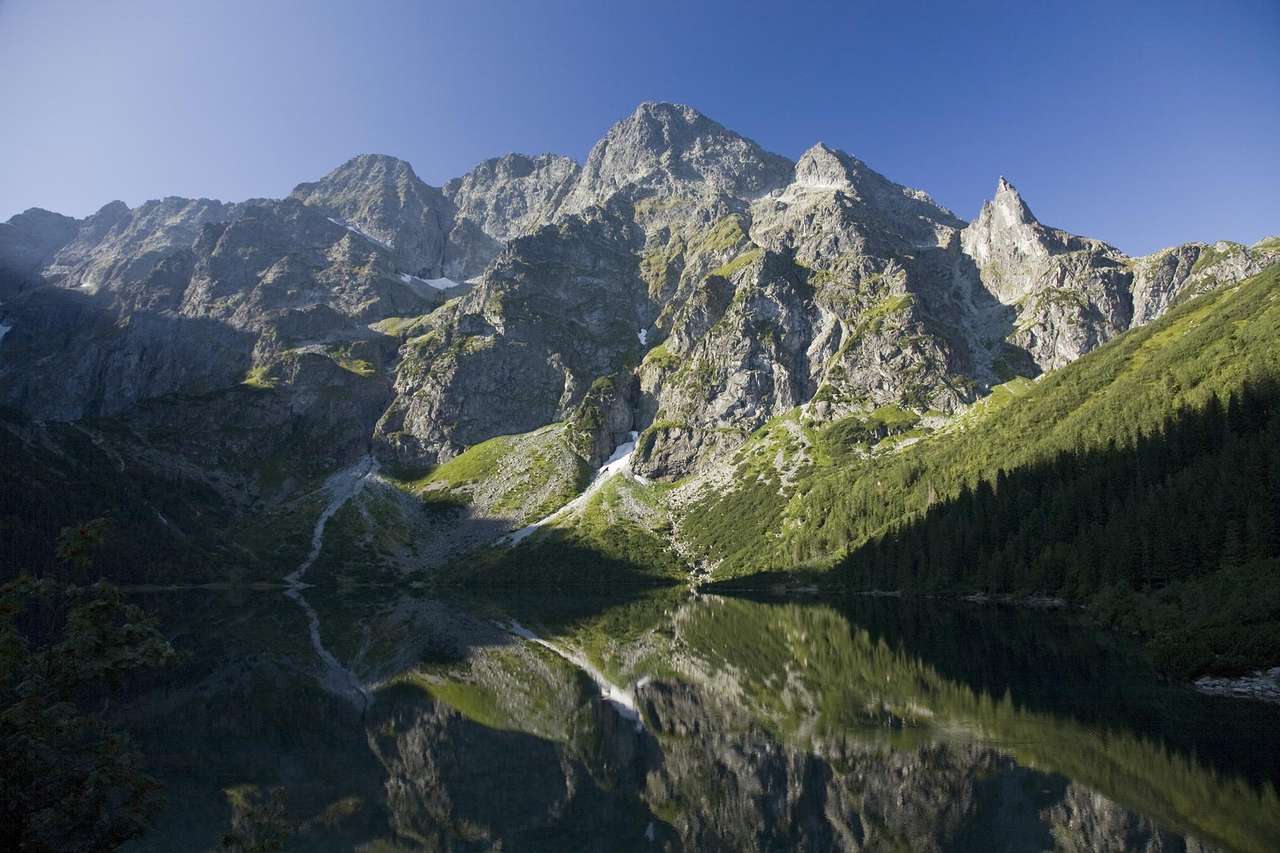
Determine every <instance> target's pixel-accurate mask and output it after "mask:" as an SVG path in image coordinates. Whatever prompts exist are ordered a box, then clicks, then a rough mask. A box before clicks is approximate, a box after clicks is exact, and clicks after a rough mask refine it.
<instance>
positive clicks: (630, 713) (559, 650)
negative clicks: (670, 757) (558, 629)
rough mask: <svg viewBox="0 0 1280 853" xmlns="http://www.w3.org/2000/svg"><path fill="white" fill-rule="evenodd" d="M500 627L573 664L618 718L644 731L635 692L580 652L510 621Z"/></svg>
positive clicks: (637, 729)
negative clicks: (589, 679)
mask: <svg viewBox="0 0 1280 853" xmlns="http://www.w3.org/2000/svg"><path fill="white" fill-rule="evenodd" d="M500 627H502V629H503V630H505V631H509V632H510V633H512V634H515V635H516V636H517V637H519V638H521V639H522V640H528V641H529V642H531V643H537V644H538V645H540V646H542V647H543V648H546V649H550V650H551V651H553V652H555V653H556V654H558V655H559V656H560V657H562V658H564V659H565V660H567V661H569V663H571V664H573V665H574V666H576V667H577V668H578V669H580V670H582V671H583V672H585V673H586V674H587V675H588V676H589V677H590V678H591V680H592V681H594V682H595V683H596V687H597V688H598V689H599V691H600V697H601V698H602V699H604V701H606V702H608V703H609V704H610V705H612V706H613V709H614V710H615V711H617V712H618V715H619V716H620V717H622V718H623V719H624V720H630V721H631V722H633V723H634V724H635V727H636V731H638V732H639V731H644V721H643V720H642V719H641V718H640V709H639V708H638V707H637V706H636V696H635V692H634V691H632V690H631V689H629V688H626V687H620V686H618V685H617V684H614V683H613V682H612V681H610V680H609V679H608V678H606V677H605V675H604V673H602V672H601V671H600V670H598V669H596V668H595V667H594V666H592V665H591V661H589V660H587V658H586V657H585V656H584V655H583V654H582V653H581V652H579V651H577V650H576V649H571V648H568V647H567V646H561V645H560V644H558V643H553V642H551V641H550V640H544V639H542V638H541V637H539V636H538V635H537V634H535V633H533V632H532V631H530V630H529V629H528V628H526V627H524V626H523V625H521V624H520V623H519V622H516V621H515V620H512V621H511V622H509V623H507V624H506V625H500Z"/></svg>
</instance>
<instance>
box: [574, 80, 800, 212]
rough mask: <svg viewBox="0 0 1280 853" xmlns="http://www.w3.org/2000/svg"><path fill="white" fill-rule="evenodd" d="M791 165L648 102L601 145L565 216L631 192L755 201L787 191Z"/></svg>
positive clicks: (693, 116) (684, 113)
mask: <svg viewBox="0 0 1280 853" xmlns="http://www.w3.org/2000/svg"><path fill="white" fill-rule="evenodd" d="M791 172H792V164H791V162H790V161H788V160H787V159H786V158H785V157H781V156H779V155H777V154H771V153H769V152H768V151H765V150H764V149H763V148H761V147H760V146H759V145H757V144H756V143H755V142H752V141H751V140H750V139H747V138H746V137H743V136H740V135H739V134H737V133H734V132H733V131H731V130H728V129H727V128H725V127H724V126H723V125H721V124H719V123H717V122H715V121H712V120H711V119H710V118H707V117H706V116H705V115H703V114H702V113H700V112H698V111H697V110H695V109H693V108H692V107H688V106H684V105H682V104H669V103H662V102H653V101H649V102H645V103H643V104H641V105H640V106H639V107H637V108H636V110H635V112H633V113H632V114H631V115H630V116H628V117H627V118H625V119H623V120H622V121H620V122H618V123H617V124H615V125H614V126H613V127H611V128H610V129H609V131H608V132H607V133H606V134H605V136H604V138H603V139H601V140H600V141H599V142H597V143H596V145H595V147H594V148H592V149H591V154H590V155H589V156H588V157H587V163H586V165H585V166H584V167H583V170H582V175H581V177H580V179H579V180H578V182H577V185H576V186H575V187H574V189H573V191H572V193H570V195H569V197H568V198H567V199H566V204H565V208H564V212H566V213H576V212H580V211H581V210H583V209H585V208H586V207H588V206H590V205H593V204H601V203H603V202H604V201H606V200H607V199H608V198H609V197H611V196H612V195H614V194H615V193H617V192H619V191H620V190H623V189H626V188H633V189H634V190H635V191H636V192H637V193H639V194H640V195H650V194H660V195H662V194H666V195H669V194H671V192H672V190H673V189H675V188H677V187H682V188H686V189H692V190H694V191H696V193H698V194H704V193H705V191H706V190H707V189H710V190H711V191H713V192H715V193H720V194H723V195H727V196H729V197H731V198H733V199H740V200H746V199H753V198H757V197H759V196H761V195H764V194H765V193H767V192H768V191H769V190H771V189H774V188H776V187H780V186H783V185H784V184H785V183H787V181H788V180H789V179H790V176H791Z"/></svg>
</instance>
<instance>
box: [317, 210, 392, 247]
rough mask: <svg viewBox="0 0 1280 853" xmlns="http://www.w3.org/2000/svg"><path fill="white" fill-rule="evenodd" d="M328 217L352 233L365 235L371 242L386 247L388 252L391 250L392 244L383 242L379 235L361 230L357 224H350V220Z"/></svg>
mask: <svg viewBox="0 0 1280 853" xmlns="http://www.w3.org/2000/svg"><path fill="white" fill-rule="evenodd" d="M327 218H328V220H329V221H330V222H332V223H333V224H334V225H341V226H342V227H343V228H345V229H347V230H348V231H350V232H351V233H352V234H355V235H358V236H360V237H363V238H364V239H366V240H368V241H369V242H370V243H377V244H378V245H379V246H381V247H382V248H384V249H386V250H387V251H388V252H390V251H391V246H389V245H388V244H386V243H384V242H382V241H381V240H379V239H378V238H377V237H375V236H373V235H372V234H370V233H369V232H367V231H364V230H361V229H360V228H357V227H356V226H354V225H352V224H350V223H349V222H343V221H342V220H341V219H334V218H333V217H332V216H330V217H327Z"/></svg>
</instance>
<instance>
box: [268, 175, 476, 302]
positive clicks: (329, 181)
mask: <svg viewBox="0 0 1280 853" xmlns="http://www.w3.org/2000/svg"><path fill="white" fill-rule="evenodd" d="M290 197H291V198H295V199H297V200H298V201H301V202H302V203H303V204H306V205H309V206H311V207H315V208H316V209H318V210H321V211H323V212H324V214H325V215H326V216H328V217H331V218H332V219H333V220H335V221H336V222H338V223H339V224H341V225H343V226H345V227H350V228H351V229H352V230H353V231H354V232H355V233H357V234H359V235H361V236H364V237H366V238H367V239H369V240H371V241H374V242H377V243H380V244H382V245H384V246H386V247H388V248H389V249H390V250H391V252H392V253H393V255H394V258H395V262H396V265H397V268H398V269H399V271H401V272H406V273H409V274H411V275H415V276H419V277H421V278H428V279H430V278H440V277H441V276H443V275H444V265H445V245H446V242H447V239H448V235H449V231H450V228H451V225H452V221H453V213H454V211H453V205H452V204H451V203H450V202H449V200H448V199H446V198H445V197H444V193H442V192H441V191H440V190H439V189H437V188H436V187H431V186H428V185H427V184H425V183H423V181H422V180H421V179H419V178H418V176H417V175H416V174H415V173H414V171H413V167H412V166H410V165H409V164H408V163H406V162H404V161H403V160H397V159H395V158H394V157H387V156H383V155H377V154H365V155H361V156H359V157H354V158H352V159H351V160H348V161H347V162H346V163H344V164H342V165H341V166H339V167H338V168H337V169H334V170H333V171H332V172H330V173H329V174H327V175H325V176H324V177H323V178H321V179H320V180H319V181H316V182H315V183H309V184H299V185H298V186H297V188H295V189H294V191H293V193H292V195H291V196H290Z"/></svg>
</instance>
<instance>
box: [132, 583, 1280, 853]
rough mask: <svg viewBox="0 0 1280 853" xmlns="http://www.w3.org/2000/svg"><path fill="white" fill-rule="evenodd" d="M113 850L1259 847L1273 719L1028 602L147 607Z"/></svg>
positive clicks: (223, 596)
mask: <svg viewBox="0 0 1280 853" xmlns="http://www.w3.org/2000/svg"><path fill="white" fill-rule="evenodd" d="M139 598H140V599H141V602H142V603H144V604H145V605H146V606H147V607H149V608H151V609H152V610H154V611H156V612H157V613H158V614H160V616H161V618H162V620H163V624H164V625H165V628H166V630H167V631H169V632H170V633H171V634H172V635H173V636H174V637H175V643H176V645H178V646H179V647H180V648H181V649H182V650H184V651H185V652H186V653H187V657H186V660H185V661H184V662H183V664H182V665H181V666H180V667H179V669H178V670H177V671H176V672H174V673H171V674H170V677H169V678H167V679H166V682H165V685H164V687H162V688H159V687H158V688H156V689H154V690H151V691H149V692H146V693H144V694H140V695H138V696H136V697H135V698H134V699H132V700H131V701H130V702H129V703H127V704H126V705H125V706H123V707H118V708H117V709H116V711H117V712H118V713H119V715H120V719H121V721H123V722H124V723H125V724H126V725H127V727H128V728H129V729H130V731H131V732H132V733H133V735H134V738H135V740H136V742H137V743H138V744H139V745H140V746H141V748H142V749H143V750H144V752H145V753H146V755H147V760H148V765H149V767H150V769H151V772H152V773H153V774H154V775H155V776H156V777H157V778H158V779H159V780H160V781H161V782H162V783H163V785H164V786H165V797H166V802H167V807H166V810H165V812H164V813H163V814H162V815H161V817H160V818H159V820H158V821H157V824H156V827H155V829H154V830H153V831H152V833H151V834H149V835H148V836H146V837H145V838H144V839H142V841H141V842H138V843H134V844H133V845H131V847H130V849H133V850H164V851H170V850H217V849H242V850H250V849H253V850H281V849H283V850H351V849H361V850H369V851H398V850H423V849H425V850H454V849H456V850H489V849H501V850H509V851H510V850H513V851H524V850H556V851H574V850H600V851H615V850H902V851H929V850H980V851H1024V850H1052V849H1063V850H1184V849H1185V850H1201V849H1239V850H1280V799H1278V798H1277V795H1276V793H1275V790H1276V785H1277V784H1280V706H1275V705H1266V704H1263V703H1259V702H1253V701H1241V700H1232V699H1224V698H1216V697H1208V696H1202V695H1200V694H1198V693H1196V692H1195V691H1193V690H1190V689H1189V688H1187V687H1185V686H1182V685H1174V684H1169V683H1165V682H1162V681H1161V680H1159V679H1158V678H1156V677H1155V676H1154V674H1153V673H1152V672H1150V671H1149V670H1148V669H1147V668H1145V667H1144V666H1143V665H1142V663H1141V662H1140V661H1139V659H1138V658H1136V657H1135V656H1134V655H1132V654H1131V653H1130V652H1129V651H1128V650H1127V649H1126V648H1124V647H1123V646H1122V645H1120V644H1118V643H1117V642H1116V641H1114V640H1112V639H1109V638H1106V637H1103V636H1100V635H1098V634H1097V633H1096V632H1093V631H1091V630H1089V629H1088V628H1086V627H1084V626H1082V625H1080V624H1078V623H1075V622H1072V621H1071V620H1069V619H1068V618H1066V617H1063V616H1061V615H1058V614H1053V613H1042V612H1029V611H1020V610H1015V609H1010V608H997V607H994V606H979V605H970V604H943V603H939V602H934V601H927V600H925V601H920V600H897V599H886V598H867V597H849V598H839V599H815V598H809V599H800V600H793V599H789V600H780V599H747V598H740V597H722V596H707V595H695V594H692V593H690V592H688V591H687V590H657V591H653V590H648V591H643V590H641V591H635V592H633V593H629V594H625V595H617V596H614V597H610V598H601V597H599V596H597V595H595V594H592V593H589V592H581V591H577V590H565V591H563V592H561V593H559V594H557V595H541V596H528V595H520V596H517V595H511V596H505V597H489V598H479V597H476V598H450V599H444V598H438V597H432V596H431V595H430V594H428V593H425V592H422V593H416V592H413V591H405V590H403V589H401V590H390V589H388V590H369V589H360V590H348V591H342V592H338V591H331V590H329V591H326V590H322V589H319V588H311V589H307V590H305V592H304V593H303V594H302V595H299V596H294V597H290V596H288V595H286V594H285V593H284V592H283V591H281V590H279V589H264V590H241V591H233V592H219V591H208V590H199V591H173V592H156V593H148V594H145V595H140V596H139Z"/></svg>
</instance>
